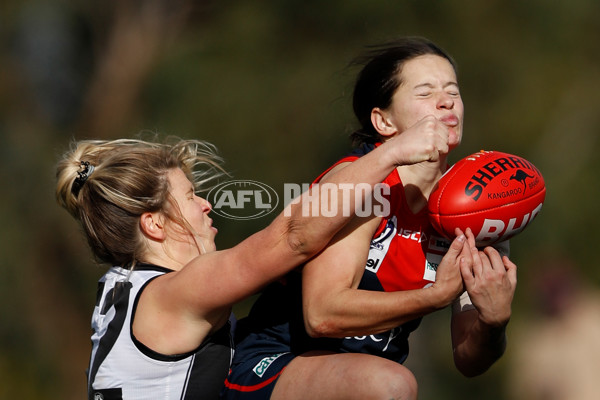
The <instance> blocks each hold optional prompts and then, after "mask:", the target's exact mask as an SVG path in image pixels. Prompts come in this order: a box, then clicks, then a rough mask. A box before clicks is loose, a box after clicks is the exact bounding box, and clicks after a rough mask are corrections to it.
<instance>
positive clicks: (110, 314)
mask: <svg viewBox="0 0 600 400" xmlns="http://www.w3.org/2000/svg"><path fill="white" fill-rule="evenodd" d="M168 272H171V271H170V270H168V269H165V268H162V267H158V266H155V265H150V264H138V265H136V266H135V268H134V269H133V270H129V269H124V268H120V267H113V268H111V269H110V270H109V271H108V272H107V273H106V274H105V275H104V276H103V277H102V278H101V279H100V281H99V283H98V294H97V300H96V307H95V308H94V313H93V317H92V329H93V334H92V354H91V359H90V365H89V369H88V371H87V372H88V398H89V399H90V400H92V399H93V400H113V399H126V400H129V399H149V398H153V399H165V400H167V399H173V400H174V399H178V400H179V399H217V398H218V395H219V392H220V390H221V388H222V385H223V381H224V380H225V377H226V376H227V372H228V369H229V366H230V362H231V358H232V356H233V351H232V348H233V346H232V341H231V335H230V324H229V323H227V324H226V325H225V326H224V327H223V328H221V329H220V330H219V331H217V332H216V333H214V334H213V335H211V336H210V337H208V338H207V339H206V340H205V341H204V343H202V344H201V345H200V346H199V347H198V348H197V349H196V350H194V351H191V352H189V353H185V354H179V355H163V354H159V353H156V352H154V351H152V350H151V349H149V348H147V347H146V346H144V345H143V344H142V343H140V342H139V341H137V339H136V338H135V336H134V335H133V333H132V329H131V324H132V321H133V319H132V316H133V315H134V313H135V310H136V306H137V302H138V299H139V296H140V294H141V292H142V290H143V289H144V288H145V287H146V285H147V284H148V283H149V282H150V281H152V279H154V278H156V277H158V276H160V275H163V274H165V273H168Z"/></svg>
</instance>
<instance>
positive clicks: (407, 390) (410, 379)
mask: <svg viewBox="0 0 600 400" xmlns="http://www.w3.org/2000/svg"><path fill="white" fill-rule="evenodd" d="M380 372H381V373H382V374H383V376H382V377H381V378H382V379H381V380H380V382H379V383H380V384H381V386H379V387H380V389H381V391H380V392H379V394H378V398H381V399H383V398H386V399H402V400H414V399H416V398H417V393H418V389H419V387H418V384H417V379H416V378H415V376H414V374H413V373H412V372H411V371H410V370H409V369H408V368H406V367H405V366H403V365H401V364H395V365H390V366H388V367H386V368H384V370H383V371H380Z"/></svg>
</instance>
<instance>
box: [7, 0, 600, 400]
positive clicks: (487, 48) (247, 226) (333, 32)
mask: <svg viewBox="0 0 600 400" xmlns="http://www.w3.org/2000/svg"><path fill="white" fill-rule="evenodd" d="M599 19H600V2H598V1H596V0H569V1H561V2H559V1H547V0H528V1H517V0H503V1H500V0H488V1H475V0H464V1H456V0H454V1H449V0H437V1H434V0H419V1H417V0H410V1H408V0H360V1H359V0H329V1H315V0H271V1H253V0H247V1H227V0H221V1H216V0H206V1H202V0H196V1H192V0H187V1H186V0H147V1H143V0H138V1H131V0H108V1H90V0H54V1H43V0H31V1H22V0H4V1H3V2H2V3H1V4H0V46H1V53H0V166H1V168H0V179H1V183H2V196H1V197H0V205H1V206H0V213H1V214H0V215H1V224H0V235H1V236H0V239H1V240H0V256H1V258H2V261H1V262H0V398H1V399H24V400H27V399H42V398H49V397H51V398H54V399H67V400H70V399H73V400H74V399H82V398H84V397H85V369H86V366H87V362H88V358H89V349H90V332H91V330H90V322H89V320H90V316H91V311H92V307H93V303H94V300H95V291H96V281H97V279H98V278H99V277H100V276H101V275H102V273H103V270H104V269H103V267H102V266H97V265H96V264H94V262H93V260H92V258H91V255H90V252H89V250H88V249H87V247H86V244H85V241H84V239H83V237H82V235H81V233H80V230H79V227H78V226H77V224H76V223H75V221H74V220H72V218H71V217H70V216H69V215H68V214H67V213H66V212H65V211H64V210H62V209H60V208H59V207H58V206H57V204H56V202H55V200H54V164H55V162H56V160H57V157H58V155H59V154H60V153H61V152H62V151H63V150H65V149H66V148H67V146H68V144H69V141H70V140H71V139H73V138H75V139H84V138H104V139H112V138H120V137H132V136H134V135H136V134H137V133H139V132H140V131H143V130H149V131H153V132H159V133H161V134H164V135H177V136H182V137H194V138H202V139H206V140H208V141H211V142H213V143H214V144H215V145H217V147H218V148H219V150H220V153H221V155H222V156H223V157H224V158H225V159H226V165H225V166H226V168H227V169H228V170H229V171H230V172H231V173H232V176H233V177H234V178H236V179H252V180H256V181H260V182H263V183H265V184H268V185H270V186H272V187H273V188H275V189H276V190H278V191H281V190H282V188H283V184H284V183H286V182H293V183H304V182H310V181H312V179H313V178H314V177H315V176H316V175H317V174H318V173H319V172H320V171H321V170H323V169H324V168H326V167H327V166H328V165H329V164H331V163H332V162H333V161H335V160H336V159H337V157H339V156H341V155H343V154H345V153H346V152H347V151H348V150H349V145H350V143H349V141H348V139H347V137H348V134H349V133H350V132H351V130H352V128H353V127H356V124H355V121H354V119H353V116H352V114H351V107H350V96H351V91H352V85H353V79H354V76H355V74H356V72H357V71H356V70H355V69H353V68H350V67H348V64H349V62H350V61H351V59H352V58H353V57H354V56H356V55H358V54H359V53H360V52H361V51H362V50H364V48H365V46H367V45H369V44H374V43H378V42H382V41H385V40H387V39H391V38H394V37H397V36H400V35H419V36H425V37H428V38H430V39H432V40H433V41H434V42H436V43H437V44H439V45H440V46H442V47H443V48H444V49H446V50H447V51H448V52H449V53H450V54H452V56H453V57H454V58H455V59H456V61H457V63H458V66H459V71H458V72H459V83H460V86H461V90H462V96H463V99H464V102H465V106H466V124H465V132H464V133H465V138H464V141H463V144H462V145H461V147H459V148H458V149H457V150H456V151H455V152H454V153H453V155H452V159H453V161H456V160H458V159H459V158H461V157H463V156H466V155H468V154H470V153H472V152H474V151H477V150H479V149H487V150H499V151H504V152H509V153H513V154H517V155H520V156H522V157H525V158H527V159H528V160H530V161H531V162H533V163H534V164H535V165H536V166H537V167H538V168H539V169H540V170H541V171H542V173H543V174H544V178H545V181H546V185H547V190H548V193H547V200H546V203H545V204H544V208H543V210H542V213H541V214H540V215H539V216H538V218H537V219H536V220H535V221H534V222H533V223H532V224H531V225H530V226H529V227H528V228H527V230H526V231H524V232H523V233H522V234H520V235H519V236H518V237H516V238H515V239H514V240H513V241H512V258H513V260H514V261H515V262H516V263H517V265H518V266H519V285H518V289H517V295H516V299H515V302H514V308H513V319H512V321H511V324H510V325H509V330H508V334H509V347H508V350H507V353H506V355H505V357H504V358H503V359H502V360H501V361H500V362H499V363H497V364H496V365H495V366H494V367H492V369H491V370H490V371H488V373H486V374H485V375H483V376H481V377H478V378H474V379H467V378H464V377H462V376H461V375H459V374H458V373H457V372H456V370H455V368H454V366H453V365H452V350H451V348H450V347H451V346H450V334H449V331H450V329H449V313H448V312H446V311H440V312H438V313H436V314H434V315H432V316H430V317H428V318H426V319H425V321H424V322H423V324H422V326H421V328H420V329H419V330H418V331H417V332H416V333H415V334H414V335H413V336H412V351H411V355H410V356H409V361H408V363H407V365H408V366H409V367H410V368H412V369H413V371H414V372H415V374H416V375H417V379H418V380H419V383H420V399H422V400H427V399H486V400H489V399H519V398H522V399H528V400H529V399H567V398H571V399H577V400H581V399H583V397H548V396H550V394H552V395H555V396H557V393H559V394H560V392H561V390H568V389H566V385H567V383H564V384H563V383H562V381H561V379H564V380H568V379H567V377H568V376H570V375H569V372H574V369H575V367H572V368H570V369H565V367H564V365H563V364H565V362H564V360H565V357H569V356H570V355H571V356H572V357H571V358H573V359H574V360H575V363H578V364H577V365H578V366H579V364H582V369H585V367H586V366H587V365H591V367H589V368H588V369H592V368H594V370H595V371H596V373H597V371H598V370H597V367H598V365H600V364H598V363H599V362H600V361H598V360H599V359H600V358H595V359H594V358H592V357H599V356H598V353H600V350H599V349H598V346H599V344H598V338H599V337H600V336H599V335H596V336H594V338H595V339H593V340H589V342H587V341H586V340H588V339H589V336H590V334H589V333H590V332H597V331H598V329H600V322H598V323H597V324H596V322H597V321H598V319H593V318H587V317H585V316H584V317H582V319H583V320H585V321H587V325H582V327H581V328H579V327H578V326H579V325H577V322H576V321H570V320H568V318H571V317H572V316H573V315H576V314H577V313H578V312H579V311H580V310H582V309H584V308H585V307H582V306H577V305H575V306H573V305H572V304H571V303H573V302H574V301H575V300H577V299H579V297H578V296H579V295H578V293H579V292H581V291H585V293H586V294H585V296H588V292H594V291H595V290H596V288H597V287H598V284H599V283H600V267H599V266H598V261H597V255H596V250H597V249H598V246H599V243H600V229H598V222H599V218H598V212H597V209H598V205H597V203H598V199H599V198H600V174H599V172H600V166H599V165H598V163H599V159H598V157H597V154H598V151H599V150H600V143H599V141H598V137H599V132H600V111H599V107H600V70H599V65H600V44H599V43H600V24H599V23H598V20H599ZM272 216H273V214H271V215H270V216H268V217H265V218H263V219H260V220H254V221H230V220H225V219H220V218H218V217H215V225H217V226H218V227H219V230H220V233H219V235H218V237H217V245H218V246H219V247H221V248H222V247H228V246H232V245H234V244H235V243H237V242H239V241H240V240H242V239H243V238H244V237H246V236H248V235H249V234H250V233H251V232H254V231H256V230H258V229H260V228H262V227H263V226H265V225H266V224H268V223H269V219H270V218H272ZM571 282H573V284H570V283H571ZM582 296H584V295H582ZM590 296H594V295H593V294H592V295H590ZM565 298H566V299H568V300H569V299H570V300H569V301H563V299H565ZM582 298H583V297H582ZM592 298H593V297H592ZM585 299H586V300H583V303H584V304H586V305H588V306H590V307H592V308H593V306H592V305H593V304H594V301H597V300H589V299H588V297H585ZM593 299H595V298H593ZM571 300H572V301H571ZM250 302H251V300H250V301H248V302H245V303H244V304H240V305H239V306H238V307H236V311H237V312H238V313H239V314H241V315H243V313H244V312H245V310H246V309H247V306H248V305H249V303H250ZM596 304H597V303H596ZM569 307H573V308H569ZM595 307H596V309H595V310H596V313H597V315H600V311H598V306H597V305H596V306H595ZM573 310H576V311H573ZM592 314H593V312H592ZM577 315H578V314H577ZM573 318H575V317H573ZM561 327H562V328H561ZM563 328H564V329H563ZM594 330H595V331H594ZM586 333H587V336H586V335H585V334H586ZM552 335H555V336H552ZM578 335H581V336H578ZM535 338H540V340H536V339H535ZM542 338H543V340H542ZM543 343H547V344H548V346H547V347H546V348H536V349H534V347H535V346H534V345H533V344H535V345H536V346H537V345H539V346H542V344H543ZM571 345H572V346H573V347H572V348H571V347H570V346H571ZM539 346H538V347H539ZM581 347H584V348H585V349H586V351H581V349H580V348H581ZM535 351H537V353H535ZM528 352H531V353H528ZM575 355H576V356H575ZM594 361H595V362H596V364H595V365H594ZM586 363H588V364H586ZM575 374H576V375H578V377H579V378H581V380H582V381H581V382H580V383H579V386H583V387H586V385H587V386H591V387H592V388H593V387H594V385H596V389H597V390H600V389H598V387H597V386H598V385H599V384H600V383H599V381H600V379H595V380H594V379H593V378H592V379H590V378H589V377H588V376H586V375H585V373H583V372H581V373H580V372H577V373H575ZM591 376H592V377H593V375H591ZM569 379H570V378H569ZM597 393H599V391H596V394H597ZM544 396H545V397H544ZM590 398H591V397H590Z"/></svg>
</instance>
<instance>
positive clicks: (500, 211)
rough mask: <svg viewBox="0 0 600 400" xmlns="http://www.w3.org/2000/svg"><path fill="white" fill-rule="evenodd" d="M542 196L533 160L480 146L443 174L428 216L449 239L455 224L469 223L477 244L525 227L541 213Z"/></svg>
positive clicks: (541, 180)
mask: <svg viewBox="0 0 600 400" xmlns="http://www.w3.org/2000/svg"><path fill="white" fill-rule="evenodd" d="M545 197H546V185H545V183H544V178H543V177H542V174H541V173H540V171H539V170H538V169H537V168H536V167H535V166H534V165H533V164H532V163H531V162H529V161H527V160H526V159H524V158H522V157H518V156H515V155H511V154H507V153H501V152H498V151H484V150H482V151H480V152H478V153H475V154H472V155H470V156H468V157H465V158H463V159H462V160H460V161H458V162H457V163H456V164H454V165H453V166H452V167H451V168H450V169H449V170H448V171H447V172H446V173H445V174H444V175H443V176H442V178H441V179H440V180H439V182H438V184H437V186H436V188H434V190H433V192H432V193H431V195H430V196H429V202H428V211H429V220H430V221H431V224H432V225H433V228H434V229H435V230H436V231H437V232H438V233H440V234H442V235H444V236H445V237H447V238H450V239H452V238H454V236H455V235H454V229H455V228H456V227H458V228H460V229H462V230H463V231H464V230H465V229H466V228H467V227H470V228H471V230H472V231H473V234H474V235H475V240H476V242H477V246H487V245H491V244H494V243H496V242H500V241H503V240H506V239H509V238H510V237H513V236H515V235H516V234H518V233H519V232H521V231H523V229H525V227H526V226H527V225H529V224H530V223H531V221H532V220H533V219H534V218H535V217H536V216H537V215H538V214H539V212H540V210H541V209H542V205H543V204H544V199H545Z"/></svg>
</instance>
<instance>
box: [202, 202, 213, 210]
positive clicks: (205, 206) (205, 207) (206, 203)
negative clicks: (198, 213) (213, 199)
mask: <svg viewBox="0 0 600 400" xmlns="http://www.w3.org/2000/svg"><path fill="white" fill-rule="evenodd" d="M202 200H204V209H205V211H206V212H207V213H208V212H210V211H211V210H212V204H210V202H209V201H208V200H206V199H202Z"/></svg>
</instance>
